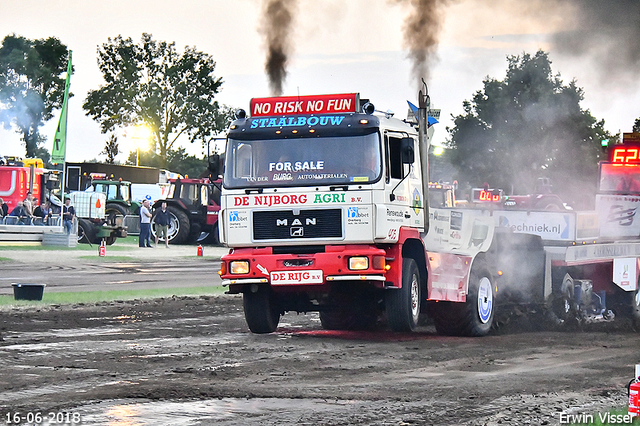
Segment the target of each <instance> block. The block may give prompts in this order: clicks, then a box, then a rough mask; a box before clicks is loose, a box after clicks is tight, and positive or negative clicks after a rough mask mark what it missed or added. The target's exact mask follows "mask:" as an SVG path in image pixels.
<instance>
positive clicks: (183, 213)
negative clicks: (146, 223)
mask: <svg viewBox="0 0 640 426" xmlns="http://www.w3.org/2000/svg"><path fill="white" fill-rule="evenodd" d="M220 161H221V159H220V156H219V155H217V154H214V155H211V156H210V157H209V168H208V174H209V177H202V178H198V179H189V178H185V179H170V180H169V182H170V184H171V186H170V187H169V193H168V195H167V198H166V199H164V200H162V199H161V200H158V201H156V202H155V203H154V204H153V208H154V210H155V209H159V208H160V207H161V205H162V203H163V202H166V203H167V209H168V210H169V216H170V218H171V222H170V223H169V230H168V238H169V241H170V242H172V243H173V244H189V243H194V242H196V241H198V242H205V243H208V244H218V242H219V239H218V212H219V211H220V190H221V185H222V181H221V180H220V179H219V178H218V173H219V170H220ZM151 234H152V236H153V237H154V238H155V236H156V229H155V225H154V224H153V223H152V226H151Z"/></svg>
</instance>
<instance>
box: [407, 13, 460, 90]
mask: <svg viewBox="0 0 640 426" xmlns="http://www.w3.org/2000/svg"><path fill="white" fill-rule="evenodd" d="M397 1H399V2H400V3H408V4H410V5H411V13H410V14H409V16H408V17H407V19H406V20H405V26H404V41H405V43H406V45H407V48H408V50H409V58H410V59H411V62H412V70H411V73H412V78H413V79H414V80H415V82H416V86H417V87H420V86H421V84H422V79H423V78H424V79H428V78H429V74H430V72H429V71H430V68H431V67H432V66H433V64H434V63H435V61H436V60H437V55H436V52H437V50H438V41H439V36H440V30H441V28H442V23H443V20H444V10H443V9H444V7H445V6H446V5H447V4H448V3H450V2H451V0H397Z"/></svg>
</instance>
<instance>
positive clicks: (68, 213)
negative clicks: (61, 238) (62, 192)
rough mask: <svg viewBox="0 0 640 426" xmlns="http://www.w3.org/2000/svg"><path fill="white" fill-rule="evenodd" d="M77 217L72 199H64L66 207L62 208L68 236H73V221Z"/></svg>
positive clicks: (63, 221)
mask: <svg viewBox="0 0 640 426" xmlns="http://www.w3.org/2000/svg"><path fill="white" fill-rule="evenodd" d="M75 216H76V210H75V209H74V208H73V206H72V205H71V198H65V199H64V205H63V206H62V223H63V225H64V229H65V231H66V232H67V235H69V234H71V230H72V229H73V219H74V218H75Z"/></svg>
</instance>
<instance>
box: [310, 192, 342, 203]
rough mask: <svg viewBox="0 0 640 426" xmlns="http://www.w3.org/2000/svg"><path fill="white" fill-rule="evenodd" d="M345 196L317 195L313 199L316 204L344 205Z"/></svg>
mask: <svg viewBox="0 0 640 426" xmlns="http://www.w3.org/2000/svg"><path fill="white" fill-rule="evenodd" d="M344 202H345V194H344V193H342V194H316V196H315V198H314V199H313V203H314V204H327V203H344Z"/></svg>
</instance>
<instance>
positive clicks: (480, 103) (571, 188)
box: [447, 51, 612, 201]
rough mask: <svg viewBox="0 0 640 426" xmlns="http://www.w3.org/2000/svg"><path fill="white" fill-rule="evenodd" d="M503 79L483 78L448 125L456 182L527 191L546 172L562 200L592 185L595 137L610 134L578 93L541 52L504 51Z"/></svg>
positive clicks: (597, 153)
mask: <svg viewBox="0 0 640 426" xmlns="http://www.w3.org/2000/svg"><path fill="white" fill-rule="evenodd" d="M507 62H508V69H507V74H506V78H505V79H504V81H499V80H497V79H494V78H489V77H487V78H486V79H485V80H484V81H483V83H484V89H483V90H481V91H478V92H476V93H475V95H474V96H473V99H472V100H471V101H464V102H463V108H464V113H463V114H461V115H458V116H455V117H453V118H454V127H453V128H448V129H447V130H448V132H449V136H450V139H449V144H450V146H451V147H452V148H454V149H453V150H452V152H451V156H452V159H453V164H454V165H455V166H456V167H457V168H458V171H459V173H460V175H459V177H458V180H460V181H461V182H467V183H468V184H469V185H471V186H481V185H482V184H483V183H484V182H488V183H489V184H490V185H491V186H492V187H500V188H502V189H505V190H506V191H507V192H512V191H513V192H514V193H521V194H524V193H530V192H532V190H533V188H534V184H535V181H536V179H537V178H538V177H549V178H551V179H552V182H554V184H555V192H558V193H559V194H561V195H562V196H563V197H564V199H565V200H566V201H575V198H576V197H575V195H577V194H580V195H581V196H582V195H584V194H585V192H586V194H591V193H593V191H594V190H595V186H596V180H597V174H598V167H597V162H598V160H599V159H600V158H601V157H603V156H604V153H603V151H602V149H601V146H600V141H601V140H602V139H605V138H611V137H612V136H611V135H610V134H608V133H607V132H606V131H605V130H604V120H601V121H597V120H596V119H595V118H594V117H593V116H592V115H591V113H590V112H589V111H588V110H583V109H582V108H581V107H580V101H582V100H583V91H582V89H581V88H579V87H577V85H576V82H575V81H571V82H570V83H569V84H568V85H564V84H563V83H562V81H561V80H560V76H559V75H553V74H552V71H551V61H550V60H549V58H548V55H547V53H545V52H543V51H538V52H537V53H536V54H535V55H534V56H531V55H529V54H526V53H525V54H523V55H522V56H509V57H508V58H507Z"/></svg>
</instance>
